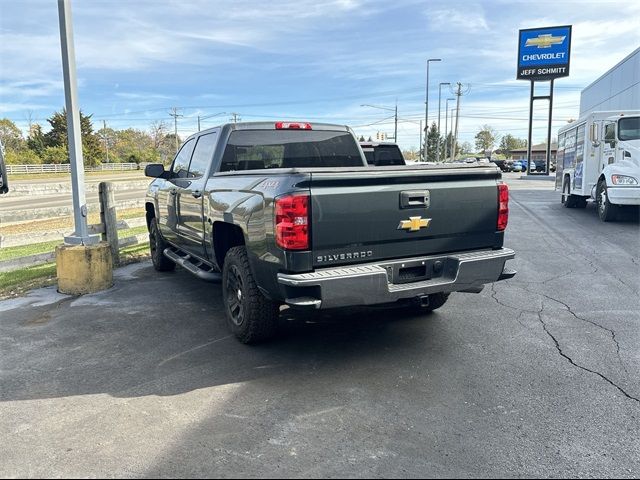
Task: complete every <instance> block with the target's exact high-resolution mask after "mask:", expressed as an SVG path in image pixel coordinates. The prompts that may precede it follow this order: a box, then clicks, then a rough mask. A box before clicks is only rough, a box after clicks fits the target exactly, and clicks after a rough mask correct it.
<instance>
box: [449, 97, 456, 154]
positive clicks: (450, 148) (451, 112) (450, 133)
mask: <svg viewBox="0 0 640 480" xmlns="http://www.w3.org/2000/svg"><path fill="white" fill-rule="evenodd" d="M454 100H455V98H454ZM454 111H455V108H452V109H451V110H450V112H449V113H450V114H451V131H450V132H449V156H450V160H451V161H453V157H452V156H451V155H452V153H453V112H454Z"/></svg>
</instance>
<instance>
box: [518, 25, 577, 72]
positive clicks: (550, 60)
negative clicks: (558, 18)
mask: <svg viewBox="0 0 640 480" xmlns="http://www.w3.org/2000/svg"><path fill="white" fill-rule="evenodd" d="M570 54H571V25H565V26H563V27H548V28H529V29H526V30H520V39H519V42H518V80H551V79H553V78H558V77H566V76H568V75H569V57H570Z"/></svg>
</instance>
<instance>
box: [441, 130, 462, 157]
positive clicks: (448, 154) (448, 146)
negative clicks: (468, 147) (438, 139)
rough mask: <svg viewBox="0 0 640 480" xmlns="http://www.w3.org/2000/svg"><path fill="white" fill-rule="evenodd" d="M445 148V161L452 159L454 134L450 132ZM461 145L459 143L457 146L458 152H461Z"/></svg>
mask: <svg viewBox="0 0 640 480" xmlns="http://www.w3.org/2000/svg"><path fill="white" fill-rule="evenodd" d="M444 140H445V141H444V148H443V152H444V154H443V156H444V159H447V158H451V155H453V151H452V150H453V133H451V132H449V134H448V135H447V137H446V138H445V139H444ZM460 148H461V147H460V144H459V143H457V144H456V152H460Z"/></svg>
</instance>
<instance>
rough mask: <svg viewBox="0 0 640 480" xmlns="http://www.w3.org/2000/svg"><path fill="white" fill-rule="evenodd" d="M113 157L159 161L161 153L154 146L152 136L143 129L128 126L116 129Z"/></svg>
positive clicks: (139, 160) (118, 159)
mask: <svg viewBox="0 0 640 480" xmlns="http://www.w3.org/2000/svg"><path fill="white" fill-rule="evenodd" d="M112 152H113V157H114V159H117V161H119V162H131V163H137V164H140V163H143V162H149V163H154V162H159V161H160V154H159V153H158V151H157V150H156V149H155V148H154V147H153V140H152V138H151V136H150V135H149V134H148V133H147V132H144V131H142V130H136V129H134V128H127V129H126V130H117V131H115V141H114V145H113V149H112Z"/></svg>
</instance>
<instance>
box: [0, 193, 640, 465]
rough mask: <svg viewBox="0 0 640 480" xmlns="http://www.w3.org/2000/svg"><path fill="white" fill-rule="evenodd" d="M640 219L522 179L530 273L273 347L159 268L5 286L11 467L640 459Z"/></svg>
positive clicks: (352, 314)
mask: <svg viewBox="0 0 640 480" xmlns="http://www.w3.org/2000/svg"><path fill="white" fill-rule="evenodd" d="M639 234H640V222H639V221H638V220H637V218H635V219H634V218H630V219H628V220H626V221H624V222H620V223H617V224H603V223H600V221H599V220H598V219H597V217H596V214H595V212H594V209H593V207H591V206H590V207H589V208H588V209H586V210H564V209H562V208H561V207H560V205H559V202H558V199H557V195H556V194H553V193H552V192H549V191H545V190H518V189H515V190H514V191H513V194H512V204H511V220H510V226H509V230H508V235H507V245H508V246H511V247H514V248H515V249H516V250H517V258H516V260H514V261H513V262H512V266H514V267H515V268H516V269H517V270H518V271H519V273H518V275H517V276H516V277H515V278H514V279H512V280H509V281H508V282H502V283H499V284H496V285H495V286H493V287H488V288H486V289H485V290H484V291H483V292H482V293H481V294H479V295H473V294H454V295H452V297H451V299H450V302H449V303H448V304H447V305H445V306H444V307H443V308H442V309H441V310H439V311H438V312H437V313H434V314H432V315H429V316H424V317H419V316H412V315H409V314H407V313H401V312H398V311H394V310H357V309H356V310H350V311H343V312H338V313H335V312H334V313H329V314H323V315H308V314H294V313H291V312H290V311H285V312H283V314H282V324H283V327H282V334H281V336H280V337H279V338H278V339H277V340H276V341H274V342H273V343H270V344H268V345H264V346H260V347H247V346H243V345H240V344H239V343H237V342H236V341H235V340H234V339H233V338H231V337H229V333H228V330H227V328H226V327H225V325H224V321H223V317H222V313H221V303H220V288H219V287H218V286H215V285H211V284H207V283H203V282H201V281H199V280H197V279H195V278H193V277H191V276H190V275H189V274H187V273H185V272H184V271H180V270H178V271H176V272H175V273H172V274H164V275H161V274H156V273H155V272H154V271H153V270H152V268H151V267H150V266H149V264H139V265H133V266H129V267H126V268H124V269H121V270H119V271H118V278H117V281H116V286H115V287H114V288H113V289H111V290H110V291H108V292H104V293H101V294H96V295H89V296H85V297H82V298H79V299H75V298H67V297H63V296H60V295H57V294H56V293H55V291H53V290H51V289H49V290H46V289H45V290H40V291H37V292H34V293H33V294H32V295H31V296H30V297H27V298H23V299H17V300H12V301H5V302H0V318H1V320H0V385H1V386H2V388H1V389H0V436H1V439H0V440H1V441H0V476H28V477H39V476H144V477H167V476H217V477H231V476H233V477H237V476H241V477H248V476H252V477H257V476H260V477H274V476H278V477H280V476H303V477H317V476H329V477H342V476H348V477H382V476H385V477H399V476H400V477H424V476H447V477H453V476H456V477H504V476H508V477H520V476H527V477H528V476H535V477H574V476H579V477H626V478H628V477H638V476H639V475H640V421H639V420H640V353H639V348H638V345H640V296H639V292H640V275H639V273H640V272H639V265H640V235H639Z"/></svg>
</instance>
